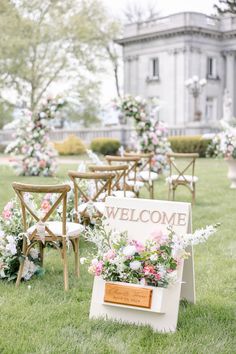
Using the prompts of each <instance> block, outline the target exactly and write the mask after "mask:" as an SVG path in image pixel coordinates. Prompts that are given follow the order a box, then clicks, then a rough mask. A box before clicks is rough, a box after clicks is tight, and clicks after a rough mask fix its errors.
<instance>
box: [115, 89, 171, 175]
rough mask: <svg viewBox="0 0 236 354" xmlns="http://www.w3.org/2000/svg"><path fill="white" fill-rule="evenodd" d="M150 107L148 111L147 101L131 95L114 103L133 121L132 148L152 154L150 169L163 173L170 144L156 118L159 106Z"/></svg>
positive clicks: (163, 128) (163, 126)
mask: <svg viewBox="0 0 236 354" xmlns="http://www.w3.org/2000/svg"><path fill="white" fill-rule="evenodd" d="M151 105H152V106H153V108H151V109H150V108H149V104H148V101H147V100H145V99H143V98H141V97H139V96H137V97H133V96H131V95H126V96H124V97H123V98H122V99H120V100H119V101H117V102H116V108H117V109H119V110H120V111H121V112H122V114H123V115H124V116H126V117H128V118H133V119H134V121H135V128H136V134H135V136H133V137H132V141H133V143H132V145H134V146H132V148H135V149H136V150H137V151H141V152H144V153H148V152H154V157H153V161H152V169H153V171H155V172H157V173H163V172H165V170H166V169H167V160H166V153H167V152H170V150H171V149H170V143H169V142H168V139H167V128H166V126H165V124H164V123H163V122H161V121H160V120H159V119H158V118H157V117H156V111H157V110H158V109H159V104H158V102H157V101H153V102H151Z"/></svg>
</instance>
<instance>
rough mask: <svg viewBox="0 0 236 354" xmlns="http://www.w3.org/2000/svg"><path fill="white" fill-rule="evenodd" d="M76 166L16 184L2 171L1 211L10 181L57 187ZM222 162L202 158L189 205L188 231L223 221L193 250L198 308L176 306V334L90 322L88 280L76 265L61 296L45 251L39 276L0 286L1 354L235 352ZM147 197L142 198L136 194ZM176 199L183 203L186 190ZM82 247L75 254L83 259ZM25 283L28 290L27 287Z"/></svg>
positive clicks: (162, 191) (232, 216) (230, 205)
mask: <svg viewBox="0 0 236 354" xmlns="http://www.w3.org/2000/svg"><path fill="white" fill-rule="evenodd" d="M73 167H76V166H75V165H74V166H73V165H70V166H69V165H63V166H61V168H60V171H59V173H58V177H57V178H54V179H50V178H48V179H47V178H44V179H43V178H19V177H18V178H17V177H15V176H14V174H13V172H12V171H11V169H10V168H8V167H4V166H0V208H2V207H3V205H4V204H5V203H6V202H7V201H8V200H9V199H10V198H11V196H13V192H12V189H11V183H12V182H13V181H14V180H21V181H24V182H35V183H44V184H46V183H57V182H59V181H60V180H64V179H65V176H66V171H67V169H69V168H73ZM226 171H227V167H226V165H225V162H224V161H220V160H208V159H201V160H199V161H198V164H197V175H198V176H199V177H200V181H199V184H198V188H197V202H196V205H195V206H194V207H193V226H194V228H197V227H200V226H204V225H206V224H210V223H216V222H221V223H222V225H221V228H220V231H218V233H217V235H216V236H214V237H213V238H212V239H210V240H209V241H208V243H206V244H204V245H200V246H197V247H196V249H195V272H196V291H197V304H196V305H190V304H186V303H182V304H181V306H180V312H179V321H178V330H177V332H176V333H175V334H157V333H153V332H152V330H151V329H150V328H148V327H136V326H130V325H124V324H118V323H112V322H104V321H90V320H89V319H88V315H89V304H90V298H91V290H92V277H91V276H90V275H89V274H88V273H87V271H86V266H82V276H81V278H80V280H79V281H78V280H76V279H75V278H74V277H73V275H72V270H73V259H72V254H71V255H70V269H71V275H70V290H69V292H68V293H65V292H64V291H63V277H62V267H61V262H60V256H59V254H57V252H56V251H54V250H51V251H48V253H47V257H46V261H45V268H46V273H45V275H44V276H42V277H41V278H34V279H32V280H31V281H29V282H28V283H23V284H22V285H21V286H20V288H19V289H15V287H14V284H8V283H5V282H1V283H0V353H4V354H14V353H22V354H26V353H50V354H51V353H53V354H59V353H66V354H70V353H89V354H90V353H94V354H95V353H96V354H106V353H107V354H108V353H109V354H110V353H124V354H126V353H128V354H135V353H137V354H138V353H140V354H141V353H148V354H156V353H160V354H165V353H166V354H172V353H173V354H177V353H183V354H205V353H214V354H215V353H219V354H223V353H228V354H232V353H236V335H235V334H236V285H235V284H236V236H235V235H236V231H235V230H236V203H235V201H236V190H230V189H229V182H228V180H227V178H226ZM142 196H143V197H145V192H143V193H142ZM166 197H167V185H166V184H165V182H164V180H163V179H160V180H159V181H158V182H157V183H156V198H157V199H166ZM177 200H182V201H189V200H190V195H189V194H188V193H186V192H185V191H183V190H182V191H181V189H180V190H179V192H177ZM86 247H87V246H86V244H85V242H83V241H81V253H82V255H83V254H85V253H86ZM29 285H30V286H31V288H29Z"/></svg>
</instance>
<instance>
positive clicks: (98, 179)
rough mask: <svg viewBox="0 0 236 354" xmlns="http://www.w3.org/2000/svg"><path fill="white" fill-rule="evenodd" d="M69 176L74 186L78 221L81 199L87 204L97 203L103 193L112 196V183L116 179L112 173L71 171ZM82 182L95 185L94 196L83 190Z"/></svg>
mask: <svg viewBox="0 0 236 354" xmlns="http://www.w3.org/2000/svg"><path fill="white" fill-rule="evenodd" d="M68 175H69V177H70V179H71V180H72V182H73V185H74V205H75V216H76V221H77V220H78V219H77V215H78V202H79V197H81V198H82V199H83V201H84V202H85V203H87V202H96V201H97V200H98V198H99V197H101V194H102V193H105V195H106V196H109V195H111V186H112V181H113V179H114V178H115V174H114V173H112V172H110V173H106V172H77V171H69V172H68ZM82 181H87V182H88V181H90V182H92V183H94V187H95V188H94V191H93V193H92V195H89V194H88V193H86V191H84V190H83V187H82V186H81V185H80V182H82Z"/></svg>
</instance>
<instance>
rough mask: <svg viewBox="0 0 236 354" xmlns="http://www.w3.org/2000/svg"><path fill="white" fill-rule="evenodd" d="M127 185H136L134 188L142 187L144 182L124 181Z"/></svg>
mask: <svg viewBox="0 0 236 354" xmlns="http://www.w3.org/2000/svg"><path fill="white" fill-rule="evenodd" d="M126 183H127V184H128V186H130V187H136V188H138V189H139V188H142V187H143V186H144V183H143V182H142V181H126Z"/></svg>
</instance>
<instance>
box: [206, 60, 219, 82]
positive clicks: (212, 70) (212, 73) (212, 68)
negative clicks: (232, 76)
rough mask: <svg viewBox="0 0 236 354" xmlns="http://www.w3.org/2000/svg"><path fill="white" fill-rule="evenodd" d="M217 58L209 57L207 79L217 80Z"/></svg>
mask: <svg viewBox="0 0 236 354" xmlns="http://www.w3.org/2000/svg"><path fill="white" fill-rule="evenodd" d="M216 76H217V75H216V58H214V57H207V77H208V78H216Z"/></svg>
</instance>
